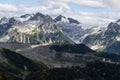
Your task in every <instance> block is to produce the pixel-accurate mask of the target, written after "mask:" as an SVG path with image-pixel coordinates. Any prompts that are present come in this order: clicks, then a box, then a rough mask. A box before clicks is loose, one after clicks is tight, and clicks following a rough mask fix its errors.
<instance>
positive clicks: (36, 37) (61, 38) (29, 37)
mask: <svg viewBox="0 0 120 80" xmlns="http://www.w3.org/2000/svg"><path fill="white" fill-rule="evenodd" d="M0 26H2V29H0V30H2V31H0V32H2V33H1V36H0V37H1V38H0V42H16V43H30V44H46V43H73V41H72V40H70V39H69V38H68V37H67V36H65V35H64V34H63V32H62V30H61V29H60V28H59V27H58V26H57V25H56V24H55V22H54V20H53V19H52V18H51V17H50V16H48V15H44V14H41V13H36V14H32V15H29V14H26V15H22V16H20V17H12V18H9V21H8V22H7V23H6V24H4V25H3V24H1V25H0ZM4 27H5V28H4Z"/></svg>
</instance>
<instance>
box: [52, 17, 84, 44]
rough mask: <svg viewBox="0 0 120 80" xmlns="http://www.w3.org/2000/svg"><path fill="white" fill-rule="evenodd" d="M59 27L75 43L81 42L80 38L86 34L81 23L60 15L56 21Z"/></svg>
mask: <svg viewBox="0 0 120 80" xmlns="http://www.w3.org/2000/svg"><path fill="white" fill-rule="evenodd" d="M54 21H55V22H56V24H57V26H59V27H60V28H61V29H62V30H63V32H64V33H65V35H67V36H68V37H70V38H71V39H72V40H74V41H75V42H77V43H78V42H79V38H80V37H81V36H82V35H83V34H84V29H83V28H82V26H81V23H80V22H79V21H77V20H75V19H73V18H67V17H65V16H62V15H59V16H58V17H56V18H55V19H54Z"/></svg>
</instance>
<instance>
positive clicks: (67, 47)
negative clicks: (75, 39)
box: [50, 44, 94, 53]
mask: <svg viewBox="0 0 120 80" xmlns="http://www.w3.org/2000/svg"><path fill="white" fill-rule="evenodd" d="M50 49H53V50H55V51H57V52H69V53H89V52H94V51H93V50H91V49H90V48H89V47H87V46H86V45H84V44H63V45H52V46H50Z"/></svg>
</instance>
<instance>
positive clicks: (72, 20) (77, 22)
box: [68, 18, 80, 24]
mask: <svg viewBox="0 0 120 80" xmlns="http://www.w3.org/2000/svg"><path fill="white" fill-rule="evenodd" d="M68 20H69V22H70V24H72V23H76V24H80V22H79V21H77V20H75V19H72V18H68Z"/></svg>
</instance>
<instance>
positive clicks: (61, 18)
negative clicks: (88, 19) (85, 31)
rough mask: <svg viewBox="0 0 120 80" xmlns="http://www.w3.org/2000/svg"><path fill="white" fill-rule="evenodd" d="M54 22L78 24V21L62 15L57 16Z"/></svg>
mask: <svg viewBox="0 0 120 80" xmlns="http://www.w3.org/2000/svg"><path fill="white" fill-rule="evenodd" d="M54 20H55V22H57V23H59V22H62V23H69V24H80V22H79V21H77V20H75V19H73V18H69V17H65V16H62V15H59V16H57V17H56V18H55V19H54Z"/></svg>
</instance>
